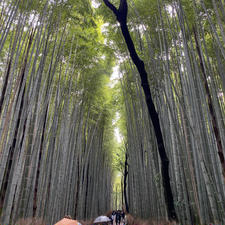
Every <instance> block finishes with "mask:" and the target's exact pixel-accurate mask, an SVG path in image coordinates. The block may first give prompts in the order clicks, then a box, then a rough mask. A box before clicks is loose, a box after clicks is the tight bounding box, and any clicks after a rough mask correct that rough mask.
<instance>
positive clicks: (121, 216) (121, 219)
mask: <svg viewBox="0 0 225 225" xmlns="http://www.w3.org/2000/svg"><path fill="white" fill-rule="evenodd" d="M109 218H110V220H111V224H112V225H121V223H122V225H125V224H126V215H125V213H124V211H123V210H116V211H112V215H111V216H110V217H109Z"/></svg>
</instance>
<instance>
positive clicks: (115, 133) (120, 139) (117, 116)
mask: <svg viewBox="0 0 225 225" xmlns="http://www.w3.org/2000/svg"><path fill="white" fill-rule="evenodd" d="M119 119H120V114H119V112H116V116H115V119H114V120H113V125H115V124H116V123H117V121H118V120H119ZM114 135H115V137H116V140H117V142H118V143H121V142H122V140H123V136H122V135H121V133H120V129H119V128H118V127H115V128H114Z"/></svg>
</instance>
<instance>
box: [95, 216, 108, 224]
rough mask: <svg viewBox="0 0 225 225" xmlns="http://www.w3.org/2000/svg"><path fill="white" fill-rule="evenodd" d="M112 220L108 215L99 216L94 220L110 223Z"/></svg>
mask: <svg viewBox="0 0 225 225" xmlns="http://www.w3.org/2000/svg"><path fill="white" fill-rule="evenodd" d="M110 221H111V220H110V219H109V217H107V216H99V217H97V218H96V219H95V220H94V223H108V222H110Z"/></svg>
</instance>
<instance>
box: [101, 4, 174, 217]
mask: <svg viewBox="0 0 225 225" xmlns="http://www.w3.org/2000/svg"><path fill="white" fill-rule="evenodd" d="M103 1H104V3H105V4H106V6H107V7H108V8H109V9H111V10H112V11H113V12H114V14H115V16H116V18H117V21H118V22H119V23H120V28H121V31H122V34H123V37H124V39H125V42H126V44H127V48H128V50H129V53H130V56H131V58H132V61H133V63H134V64H135V66H136V68H137V70H138V72H139V75H140V78H141V85H142V88H143V91H144V94H145V100H146V104H147V107H148V112H149V115H150V118H151V121H152V124H153V127H154V132H155V136H156V140H157V145H158V152H159V155H160V159H161V172H162V180H163V189H164V197H165V203H166V207H167V213H168V218H169V220H171V221H172V220H177V215H176V211H175V207H174V200H173V193H172V189H171V185H170V177H169V159H168V157H167V153H166V150H165V146H164V141H163V136H162V131H161V126H160V122H159V116H158V113H157V111H156V108H155V105H154V102H153V99H152V96H151V91H150V87H149V83H148V74H147V72H146V69H145V65H144V62H143V61H142V60H141V59H140V58H139V56H138V54H137V52H136V49H135V46H134V43H133V40H132V39H131V36H130V32H129V30H128V27H127V13H128V6H127V1H126V0H120V6H119V9H118V10H117V9H116V7H115V6H113V5H112V4H111V3H110V2H109V1H108V0H103Z"/></svg>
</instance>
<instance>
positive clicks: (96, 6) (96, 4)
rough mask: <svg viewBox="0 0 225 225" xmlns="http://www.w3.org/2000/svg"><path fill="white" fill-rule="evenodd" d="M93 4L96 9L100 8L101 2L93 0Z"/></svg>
mask: <svg viewBox="0 0 225 225" xmlns="http://www.w3.org/2000/svg"><path fill="white" fill-rule="evenodd" d="M91 4H92V6H93V7H94V8H95V9H96V8H98V7H99V6H100V5H101V3H99V2H97V1H95V0H92V1H91Z"/></svg>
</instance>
